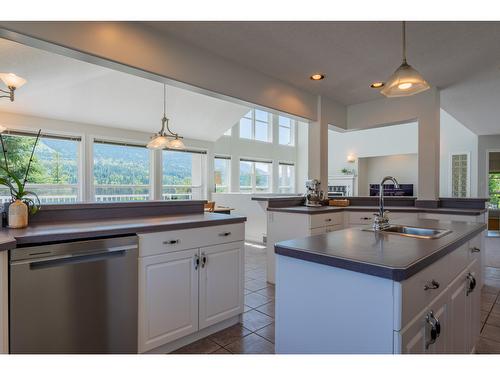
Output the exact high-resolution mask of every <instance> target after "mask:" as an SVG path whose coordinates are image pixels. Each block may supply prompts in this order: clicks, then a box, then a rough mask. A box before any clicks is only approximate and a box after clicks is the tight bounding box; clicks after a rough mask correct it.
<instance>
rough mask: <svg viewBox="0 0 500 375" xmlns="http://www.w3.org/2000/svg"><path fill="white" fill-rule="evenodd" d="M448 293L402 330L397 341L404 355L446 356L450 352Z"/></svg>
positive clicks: (443, 294) (438, 298)
mask: <svg viewBox="0 0 500 375" xmlns="http://www.w3.org/2000/svg"><path fill="white" fill-rule="evenodd" d="M448 309H449V306H448V293H446V292H444V293H441V295H440V296H438V297H437V298H436V299H435V300H434V301H433V302H432V303H431V304H430V305H429V306H427V307H426V308H425V309H424V310H423V311H422V312H421V313H420V314H419V315H417V317H415V319H413V320H412V321H411V322H410V323H408V324H407V325H406V327H405V328H404V329H403V330H401V332H400V333H399V337H398V339H397V340H396V341H397V342H400V345H401V348H396V350H395V352H398V350H397V349H400V350H401V352H402V353H403V354H424V353H436V354H438V353H439V354H444V353H447V350H448V340H449V339H448V334H449V330H450V327H449V322H448V321H449V316H448V314H449V312H448Z"/></svg>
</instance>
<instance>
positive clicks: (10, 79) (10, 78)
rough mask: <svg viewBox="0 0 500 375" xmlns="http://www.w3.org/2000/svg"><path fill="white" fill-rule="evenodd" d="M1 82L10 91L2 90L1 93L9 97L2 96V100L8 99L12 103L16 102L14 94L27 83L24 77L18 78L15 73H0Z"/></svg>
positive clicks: (0, 96)
mask: <svg viewBox="0 0 500 375" xmlns="http://www.w3.org/2000/svg"><path fill="white" fill-rule="evenodd" d="M0 80H1V81H3V83H4V84H5V86H7V89H8V90H4V89H0V92H1V93H4V94H7V95H0V98H8V99H9V100H10V101H11V102H13V101H14V92H15V91H16V89H18V88H19V87H21V86H22V85H24V84H25V83H26V80H25V79H24V78H22V77H19V76H16V75H15V74H14V73H0Z"/></svg>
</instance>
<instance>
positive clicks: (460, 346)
mask: <svg viewBox="0 0 500 375" xmlns="http://www.w3.org/2000/svg"><path fill="white" fill-rule="evenodd" d="M449 293H450V333H449V335H450V353H455V354H465V353H467V346H468V345H467V326H468V322H467V320H468V312H467V303H468V299H469V298H468V296H467V278H466V272H462V273H461V274H460V275H459V276H458V277H457V278H456V279H455V281H453V283H452V284H451V285H450V292H449Z"/></svg>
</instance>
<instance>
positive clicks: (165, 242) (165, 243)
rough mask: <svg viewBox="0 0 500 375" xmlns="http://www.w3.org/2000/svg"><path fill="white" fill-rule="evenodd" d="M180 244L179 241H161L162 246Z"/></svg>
mask: <svg viewBox="0 0 500 375" xmlns="http://www.w3.org/2000/svg"><path fill="white" fill-rule="evenodd" d="M179 242H181V240H169V241H163V244H164V245H175V244H178V243H179Z"/></svg>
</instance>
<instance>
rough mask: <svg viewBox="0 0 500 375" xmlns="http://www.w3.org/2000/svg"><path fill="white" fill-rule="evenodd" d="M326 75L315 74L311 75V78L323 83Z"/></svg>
mask: <svg viewBox="0 0 500 375" xmlns="http://www.w3.org/2000/svg"><path fill="white" fill-rule="evenodd" d="M325 77H326V76H325V75H324V74H321V73H315V74H313V75H311V76H310V77H309V78H310V79H312V80H313V81H321V80H322V79H325Z"/></svg>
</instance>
